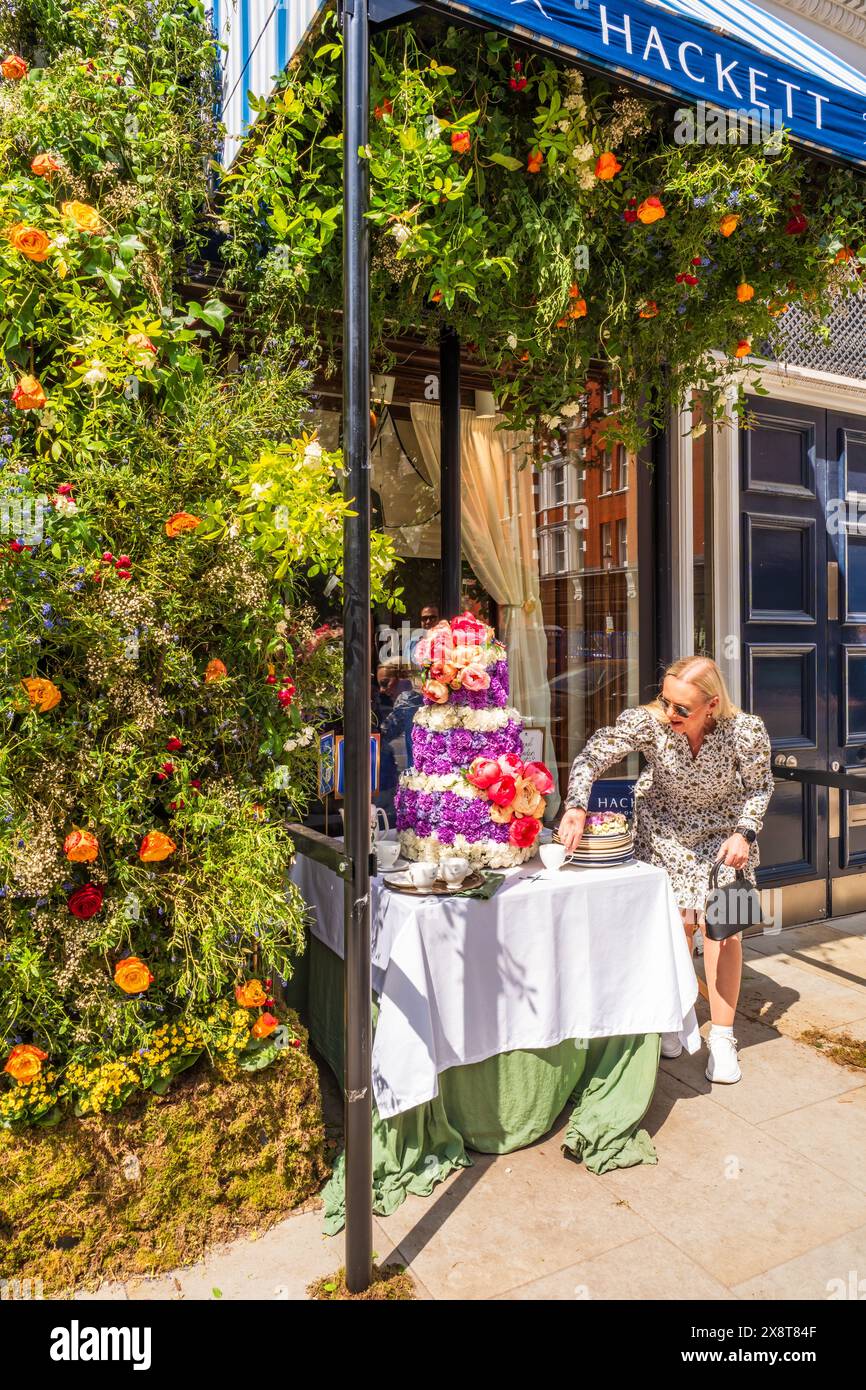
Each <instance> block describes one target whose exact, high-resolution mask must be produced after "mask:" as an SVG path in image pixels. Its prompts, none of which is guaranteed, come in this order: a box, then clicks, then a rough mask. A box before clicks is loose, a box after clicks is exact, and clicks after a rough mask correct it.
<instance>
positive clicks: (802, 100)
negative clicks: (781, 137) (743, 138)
mask: <svg viewBox="0 0 866 1390" xmlns="http://www.w3.org/2000/svg"><path fill="white" fill-rule="evenodd" d="M437 5H438V7H439V8H440V9H442V10H448V11H453V12H454V16H455V19H457V18H459V17H460V16H461V15H463V16H465V17H466V18H474V19H482V20H484V21H486V22H488V23H489V24H490V25H491V27H493V28H496V29H505V30H511V31H513V32H514V33H515V35H516V36H518V37H521V38H525V39H528V40H530V41H532V42H536V43H542V44H545V45H546V46H548V47H550V48H553V49H556V50H557V51H558V52H560V53H565V54H570V55H572V56H573V57H574V58H576V59H584V60H585V61H587V62H589V63H591V64H592V65H594V66H596V67H599V68H603V69H605V70H606V71H610V72H614V73H619V74H621V75H622V76H624V77H628V78H631V79H632V80H633V81H634V80H635V79H636V80H638V81H640V82H642V83H645V84H647V85H648V86H651V87H654V88H656V89H657V90H660V91H664V92H668V93H671V94H673V95H675V96H681V97H685V98H687V99H688V100H689V101H691V102H699V101H703V102H706V103H708V104H710V105H714V106H717V107H722V108H724V109H725V110H728V111H731V110H735V111H738V112H739V111H741V110H754V111H756V112H758V113H761V112H763V113H765V115H766V116H768V117H770V116H772V115H773V114H774V113H775V112H777V111H778V112H779V113H780V119H781V123H782V124H783V125H784V126H785V127H786V128H787V129H788V130H790V132H791V134H792V135H793V136H794V137H795V138H796V139H797V140H798V141H800V142H802V143H803V144H806V145H809V146H812V147H813V148H815V149H818V150H822V151H824V152H827V153H830V154H834V155H841V156H843V157H844V158H846V159H849V160H854V161H857V162H858V163H866V77H864V75H863V74H862V73H859V72H857V70H856V69H855V68H852V67H850V66H849V65H848V64H847V63H845V62H843V61H842V60H841V59H839V58H836V57H835V56H834V55H833V54H831V53H830V52H829V51H828V50H827V49H825V48H823V47H822V46H821V45H820V44H818V43H816V42H814V41H813V40H811V39H808V38H807V37H806V36H805V35H804V34H802V33H800V32H799V30H796V29H794V28H793V27H792V26H791V25H788V24H785V22H784V21H783V20H780V19H777V18H776V16H775V15H771V14H769V13H768V12H767V11H764V10H761V9H759V8H758V6H757V5H753V4H751V3H749V0H664V3H662V2H661V0H659V3H652V2H648V0H603V2H602V0H437ZM698 16H699V17H700V18H698ZM702 20H703V21H704V22H701V21H702ZM720 30H724V31H725V32H721V31H720ZM780 55H784V56H780Z"/></svg>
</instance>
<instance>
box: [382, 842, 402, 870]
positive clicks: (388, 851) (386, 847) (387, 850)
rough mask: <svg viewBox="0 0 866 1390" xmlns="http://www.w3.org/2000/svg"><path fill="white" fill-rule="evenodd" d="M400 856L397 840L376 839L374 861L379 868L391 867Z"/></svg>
mask: <svg viewBox="0 0 866 1390" xmlns="http://www.w3.org/2000/svg"><path fill="white" fill-rule="evenodd" d="M399 858H400V841H399V840H377V841H376V863H377V865H378V866H379V868H380V869H393V867H394V865H395V864H396V863H397V860H398V859H399Z"/></svg>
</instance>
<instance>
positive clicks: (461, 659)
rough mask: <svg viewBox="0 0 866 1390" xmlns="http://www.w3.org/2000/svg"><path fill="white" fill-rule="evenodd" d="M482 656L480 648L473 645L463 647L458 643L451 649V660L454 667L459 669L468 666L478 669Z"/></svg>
mask: <svg viewBox="0 0 866 1390" xmlns="http://www.w3.org/2000/svg"><path fill="white" fill-rule="evenodd" d="M483 656H484V653H483V651H482V650H481V648H480V647H477V646H475V645H474V644H473V645H472V646H464V645H463V644H462V643H458V644H457V645H456V646H454V647H452V648H451V660H452V661H453V662H454V665H455V666H459V667H461V668H463V667H468V666H478V667H480V666H481V661H482V658H483ZM488 684H489V682H488Z"/></svg>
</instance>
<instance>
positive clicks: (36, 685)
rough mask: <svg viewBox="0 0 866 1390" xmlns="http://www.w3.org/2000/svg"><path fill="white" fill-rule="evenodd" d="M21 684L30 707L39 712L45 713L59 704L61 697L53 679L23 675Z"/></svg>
mask: <svg viewBox="0 0 866 1390" xmlns="http://www.w3.org/2000/svg"><path fill="white" fill-rule="evenodd" d="M21 684H22V685H23V686H24V689H25V690H26V691H27V698H28V700H29V701H30V706H31V708H32V709H36V710H38V711H39V713H40V714H45V713H46V712H47V711H48V710H50V709H54V706H55V705H59V704H60V701H61V698H62V697H61V694H60V691H59V690H58V689H57V686H56V685H55V684H54V682H53V681H48V680H45V679H44V677H43V676H25V678H24V680H23V681H22V682H21Z"/></svg>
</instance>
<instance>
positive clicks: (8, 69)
mask: <svg viewBox="0 0 866 1390" xmlns="http://www.w3.org/2000/svg"><path fill="white" fill-rule="evenodd" d="M0 72H2V74H3V76H4V77H5V78H6V81H7V82H20V81H21V78H22V77H26V76H27V64H26V63H25V61H24V59H23V58H19V56H18V54H17V53H10V54H9V57H8V58H4V59H3V62H2V63H0Z"/></svg>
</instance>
